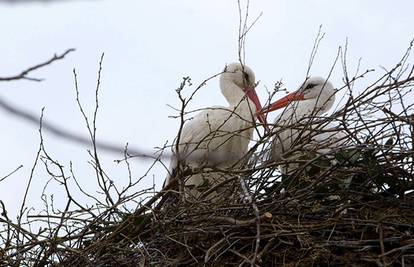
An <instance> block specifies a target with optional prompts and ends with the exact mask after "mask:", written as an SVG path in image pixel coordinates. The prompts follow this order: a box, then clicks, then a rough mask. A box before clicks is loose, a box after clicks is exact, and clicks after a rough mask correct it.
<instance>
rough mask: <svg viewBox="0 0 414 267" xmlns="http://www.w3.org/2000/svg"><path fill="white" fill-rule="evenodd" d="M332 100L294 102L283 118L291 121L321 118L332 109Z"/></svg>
mask: <svg viewBox="0 0 414 267" xmlns="http://www.w3.org/2000/svg"><path fill="white" fill-rule="evenodd" d="M331 106H332V104H331V101H330V100H328V101H327V100H326V99H321V98H319V99H316V98H312V99H307V100H301V101H295V102H292V103H291V104H290V105H289V106H288V108H287V109H286V110H285V111H284V112H283V114H282V118H283V119H288V120H289V121H291V122H292V121H299V120H301V119H303V118H306V117H315V116H320V115H322V114H324V113H325V112H327V111H328V110H329V109H330V108H331Z"/></svg>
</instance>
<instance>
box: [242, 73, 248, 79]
mask: <svg viewBox="0 0 414 267" xmlns="http://www.w3.org/2000/svg"><path fill="white" fill-rule="evenodd" d="M243 76H244V79H246V81H248V80H249V74H247V73H246V72H243Z"/></svg>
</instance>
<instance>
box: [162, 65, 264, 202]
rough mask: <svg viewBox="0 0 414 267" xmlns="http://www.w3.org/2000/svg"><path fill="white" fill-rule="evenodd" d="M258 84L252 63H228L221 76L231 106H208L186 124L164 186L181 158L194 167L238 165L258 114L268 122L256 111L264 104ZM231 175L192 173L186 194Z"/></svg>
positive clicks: (244, 153) (186, 181) (202, 188)
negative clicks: (258, 90) (259, 94)
mask: <svg viewBox="0 0 414 267" xmlns="http://www.w3.org/2000/svg"><path fill="white" fill-rule="evenodd" d="M255 86H256V83H255V75H254V73H253V71H252V70H251V69H250V68H249V67H247V66H245V65H242V64H240V63H231V64H228V65H227V66H226V67H225V69H224V71H223V73H222V74H221V76H220V89H221V92H222V94H223V95H224V97H225V98H226V100H227V102H228V103H229V106H228V107H223V106H213V107H209V108H206V109H205V110H203V111H202V112H200V113H198V114H197V115H196V116H195V117H194V118H192V119H191V120H189V121H188V122H187V123H185V124H184V127H183V128H182V132H181V136H180V140H176V142H178V144H179V145H178V151H174V155H175V157H174V158H173V159H172V161H171V165H170V173H169V175H168V177H167V179H166V181H165V183H164V186H166V185H168V184H169V183H170V181H172V179H173V178H174V176H175V174H176V171H175V169H176V168H177V166H178V162H179V161H180V162H181V163H184V165H186V166H189V167H191V168H192V169H196V168H204V167H208V168H213V169H220V170H226V169H229V168H234V167H235V166H236V165H237V164H238V163H239V162H240V160H241V159H242V158H243V156H245V155H246V153H247V151H248V144H249V142H250V140H251V138H252V135H253V129H254V127H255V119H256V118H257V117H258V119H259V121H260V122H261V123H263V124H266V121H265V117H264V115H256V114H257V113H258V112H259V111H260V110H261V109H262V106H261V104H260V101H259V98H258V97H257V94H256V91H255ZM230 176H231V175H229V174H226V173H225V172H208V173H202V172H201V173H198V174H193V175H190V176H189V177H186V178H185V188H186V191H185V192H186V195H187V196H190V195H191V197H195V198H198V197H199V196H200V195H201V194H202V192H203V191H205V190H206V188H211V187H212V186H214V185H217V184H218V183H220V182H223V181H225V180H226V179H229V177H230ZM220 193H221V192H220V191H219V194H220Z"/></svg>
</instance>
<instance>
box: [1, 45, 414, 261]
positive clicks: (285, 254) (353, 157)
mask: <svg viewBox="0 0 414 267" xmlns="http://www.w3.org/2000/svg"><path fill="white" fill-rule="evenodd" d="M408 52H409V51H408ZM408 52H407V54H406V55H404V58H403V59H402V60H401V62H400V63H399V64H398V65H397V66H396V67H395V68H394V69H392V70H390V71H387V72H386V74H384V75H383V76H382V77H379V78H378V79H377V81H375V82H374V83H372V84H370V85H369V86H367V87H366V89H365V90H363V91H362V93H358V94H354V90H353V88H354V86H357V83H358V81H359V80H361V79H363V77H364V75H365V74H366V73H364V74H361V75H358V76H355V77H353V78H348V75H347V73H346V68H345V67H344V70H345V71H344V73H345V75H344V77H345V78H344V84H345V85H344V86H343V88H341V90H342V91H344V92H346V95H347V98H346V100H345V101H344V103H343V105H342V106H341V107H340V108H338V109H337V110H336V111H335V112H334V113H333V114H331V115H329V116H326V117H319V118H314V121H313V122H312V125H313V126H315V125H326V124H327V123H329V122H334V123H336V124H337V125H338V127H339V128H340V129H341V131H342V132H344V133H346V137H344V138H345V139H346V140H348V141H349V142H343V143H341V144H342V145H340V146H336V148H335V149H330V152H329V153H323V154H319V153H317V152H315V151H317V149H315V148H313V149H309V148H308V147H305V146H299V147H297V150H299V151H302V153H301V154H300V156H299V157H295V159H294V160H292V157H285V158H283V159H282V160H280V161H277V162H272V161H269V156H268V155H269V149H270V147H269V146H270V144H271V142H270V140H271V138H272V135H273V134H274V132H273V133H268V134H265V135H263V136H260V137H259V140H257V141H256V143H255V145H254V146H253V147H252V148H251V149H250V151H249V157H247V158H246V160H245V162H244V163H243V164H242V165H241V167H240V168H237V169H232V170H217V169H211V168H209V169H207V168H200V169H197V170H194V169H190V168H183V169H182V171H180V172H178V173H177V174H176V176H177V180H180V179H185V177H188V176H189V175H192V174H194V173H202V172H206V173H207V172H216V173H220V172H222V173H225V175H226V177H229V176H230V177H231V179H228V181H227V184H223V185H222V186H223V188H224V191H222V194H220V199H219V200H217V201H211V200H206V199H207V198H206V199H203V198H201V199H197V200H189V199H186V198H185V197H183V194H180V193H179V192H178V191H177V190H176V188H175V187H174V184H171V185H170V186H167V187H166V188H164V190H163V191H161V192H158V193H155V194H154V193H151V194H150V192H149V191H148V190H144V189H142V190H136V191H135V192H133V193H131V194H127V192H128V191H127V190H116V192H117V195H116V196H117V197H116V198H114V197H113V195H114V194H113V192H111V190H114V186H113V182H112V181H111V180H110V179H109V178H108V177H107V176H106V174H105V172H104V171H103V170H102V167H101V165H100V163H99V160H98V156H97V153H96V147H94V153H91V156H92V158H93V159H94V161H93V163H94V167H95V168H96V170H97V177H98V178H99V179H101V181H100V186H101V187H100V188H101V189H102V192H104V194H102V195H103V196H104V198H105V201H100V200H99V199H98V198H96V202H97V203H96V205H94V206H92V207H90V206H84V205H83V204H82V203H81V202H79V201H78V200H75V198H74V197H72V195H71V194H70V192H69V191H70V187H69V186H68V183H69V176H70V175H67V174H66V173H65V170H64V169H63V166H62V165H60V164H59V163H58V162H57V161H55V160H53V159H52V158H51V157H50V156H49V155H48V153H47V152H46V151H45V148H44V145H43V139H42V141H41V146H40V149H39V154H40V156H39V155H38V158H40V159H41V160H42V161H43V162H44V163H45V164H44V166H45V168H46V169H47V170H48V172H49V174H50V175H52V176H53V177H54V179H55V180H57V181H59V183H60V184H61V185H62V186H63V187H64V188H65V190H66V192H67V196H68V202H67V205H66V206H65V209H64V210H63V211H49V210H48V212H47V213H46V214H39V215H36V216H35V215H31V216H27V218H28V220H27V221H23V220H22V218H21V217H20V218H19V220H18V221H17V222H13V221H12V220H11V219H9V218H8V217H7V213H6V209H5V207H4V206H3V207H2V208H3V213H2V214H1V216H0V223H1V225H2V229H1V238H2V242H3V245H2V248H1V249H0V265H8V266H20V265H32V266H45V265H49V266H69V265H70V266H115V265H117V266H249V265H250V266H401V265H402V266H412V265H414V193H413V190H414V178H413V177H414V176H413V175H414V165H413V156H414V150H413V138H414V116H413V115H412V114H414V113H413V104H414V102H413V101H412V99H414V95H413V89H414V76H413V71H414V68H412V67H411V68H409V67H408V65H407V64H406V61H407V57H408V55H409V53H408ZM75 78H76V77H75ZM184 85H185V83H184V84H183V85H182V86H184ZM183 106H184V107H185V105H183ZM81 110H82V109H81ZM85 118H86V116H85ZM87 123H88V120H87ZM93 123H94V122H93ZM299 123H300V122H299ZM88 128H89V129H90V132H91V139H92V141H93V143H94V144H95V135H94V132H93V129H96V128H95V127H93V126H90V125H89V124H88ZM313 128H314V129H317V128H318V127H313ZM91 129H92V130H91ZM308 130H309V129H308ZM128 158H130V157H128V153H125V162H126V163H127V164H128V167H129V163H128ZM160 159H161V154H160V157H158V158H156V162H157V161H160ZM285 164H295V166H296V167H295V169H294V171H291V172H289V173H284V174H282V173H281V172H280V169H281V166H283V165H285ZM71 174H72V177H74V174H73V172H72V171H71ZM139 181H140V180H139V179H138V180H137V181H132V180H131V181H130V183H129V186H128V187H127V188H128V189H134V188H136V185H138V184H139ZM206 190H209V188H207V189H206ZM225 191H229V192H230V193H229V194H226V193H225ZM128 203H129V204H131V203H137V204H136V206H137V208H135V209H133V210H130V209H127V205H126V204H128ZM22 215H23V213H22ZM38 222H43V223H45V222H46V223H47V227H40V228H39V229H38V230H36V231H34V230H32V225H33V224H36V223H38Z"/></svg>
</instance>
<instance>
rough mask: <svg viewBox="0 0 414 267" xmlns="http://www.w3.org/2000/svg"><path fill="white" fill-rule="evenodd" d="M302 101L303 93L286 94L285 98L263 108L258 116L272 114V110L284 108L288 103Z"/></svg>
mask: <svg viewBox="0 0 414 267" xmlns="http://www.w3.org/2000/svg"><path fill="white" fill-rule="evenodd" d="M304 99H305V96H304V94H303V93H299V92H293V93H290V94H288V95H287V96H285V97H282V98H281V99H279V100H277V101H276V102H274V103H273V104H271V105H269V106H267V107H265V108H264V109H262V110H261V111H260V112H259V114H261V115H263V114H265V113H269V112H272V111H274V110H277V109H281V108H284V107H286V106H287V105H289V103H291V102H293V101H300V100H304Z"/></svg>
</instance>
